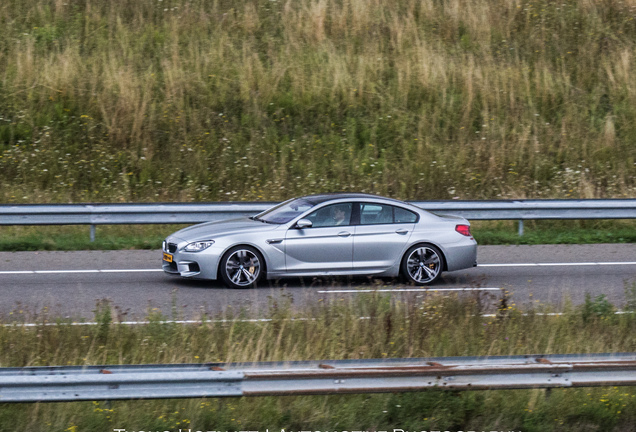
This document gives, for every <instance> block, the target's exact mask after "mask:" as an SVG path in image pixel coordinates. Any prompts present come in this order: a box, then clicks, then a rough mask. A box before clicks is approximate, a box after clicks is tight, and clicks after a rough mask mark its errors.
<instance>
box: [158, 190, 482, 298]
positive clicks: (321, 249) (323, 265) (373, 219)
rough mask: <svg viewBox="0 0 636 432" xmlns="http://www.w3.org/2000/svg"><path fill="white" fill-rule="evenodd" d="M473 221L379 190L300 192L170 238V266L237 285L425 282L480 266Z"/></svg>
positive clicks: (166, 264) (166, 245)
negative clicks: (342, 279)
mask: <svg viewBox="0 0 636 432" xmlns="http://www.w3.org/2000/svg"><path fill="white" fill-rule="evenodd" d="M476 262H477V242H476V241H475V239H474V238H473V237H472V235H471V233H470V224H469V223H468V221H467V220H466V219H464V218H461V217H457V216H441V215H439V216H438V215H434V214H432V213H429V212H427V211H425V210H422V209H421V208H419V207H416V206H414V205H411V204H409V203H406V202H403V201H398V200H394V199H390V198H383V197H379V196H376V195H368V194H360V193H339V194H324V195H312V196H306V197H301V198H294V199H291V200H288V201H285V202H283V203H282V204H279V205H277V206H275V207H272V208H270V209H269V210H266V211H264V212H262V213H260V214H258V215H256V216H251V217H244V218H239V219H230V220H224V221H217V222H207V223H202V224H199V225H194V226H192V227H189V228H185V229H182V230H180V231H177V232H176V233H174V234H172V235H170V236H168V238H166V240H165V241H164V242H163V270H164V271H165V272H166V273H169V274H173V275H180V276H183V277H187V278H195V279H212V280H214V279H222V280H223V281H224V282H225V284H226V285H227V286H229V287H231V288H246V287H255V286H256V285H257V284H258V282H259V281H261V280H263V279H264V278H267V279H278V278H282V277H289V276H295V277H298V276H336V275H375V276H387V277H391V276H402V277H403V278H404V279H405V280H406V281H407V282H411V283H414V284H417V285H424V284H430V283H433V282H435V281H437V280H438V279H439V278H440V276H441V274H442V272H443V271H453V270H460V269H465V268H468V267H473V266H475V265H476Z"/></svg>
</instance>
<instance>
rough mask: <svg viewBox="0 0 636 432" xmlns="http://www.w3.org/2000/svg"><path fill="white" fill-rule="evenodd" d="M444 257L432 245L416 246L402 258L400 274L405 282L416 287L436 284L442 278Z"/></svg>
mask: <svg viewBox="0 0 636 432" xmlns="http://www.w3.org/2000/svg"><path fill="white" fill-rule="evenodd" d="M443 269H444V255H443V254H442V251H440V250H439V249H438V248H437V247H436V246H433V245H432V244H428V243H427V244H419V245H415V246H413V247H411V248H409V250H407V251H406V253H405V254H404V256H403V257H402V264H401V265H400V274H401V276H402V277H403V278H404V280H405V281H407V282H410V283H413V284H415V285H429V284H432V283H435V282H437V281H438V280H439V278H440V277H441V276H442V271H443Z"/></svg>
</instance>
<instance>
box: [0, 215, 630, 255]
mask: <svg viewBox="0 0 636 432" xmlns="http://www.w3.org/2000/svg"><path fill="white" fill-rule="evenodd" d="M185 226H187V225H103V226H102V225H100V226H97V228H96V236H95V242H92V243H91V241H90V235H89V227H87V226H33V227H20V226H9V227H2V228H0V230H1V231H0V232H1V233H2V235H1V236H0V251H38V250H121V249H160V248H161V242H162V241H163V240H164V239H165V238H166V236H168V235H169V234H170V233H173V232H175V231H177V230H178V229H180V228H182V227H185ZM471 231H472V233H473V235H474V237H475V239H476V240H477V242H478V243H479V244H480V245H507V244H528V245H533V244H592V243H636V222H634V221H630V220H620V221H526V222H525V232H524V235H523V236H519V235H518V231H517V222H516V221H474V222H473V223H472V228H471Z"/></svg>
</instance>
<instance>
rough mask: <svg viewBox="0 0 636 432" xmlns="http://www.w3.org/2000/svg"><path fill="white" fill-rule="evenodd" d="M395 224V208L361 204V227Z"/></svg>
mask: <svg viewBox="0 0 636 432" xmlns="http://www.w3.org/2000/svg"><path fill="white" fill-rule="evenodd" d="M388 223H393V206H390V205H384V204H375V203H374V204H371V203H362V204H360V225H374V224H388Z"/></svg>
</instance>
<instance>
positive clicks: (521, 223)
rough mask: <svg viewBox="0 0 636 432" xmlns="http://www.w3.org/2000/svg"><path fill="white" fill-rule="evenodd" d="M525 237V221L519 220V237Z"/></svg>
mask: <svg viewBox="0 0 636 432" xmlns="http://www.w3.org/2000/svg"><path fill="white" fill-rule="evenodd" d="M522 235H523V219H519V237H521V236H522Z"/></svg>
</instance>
